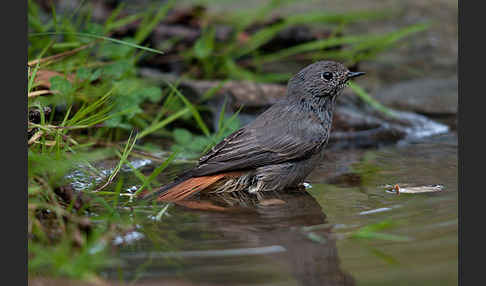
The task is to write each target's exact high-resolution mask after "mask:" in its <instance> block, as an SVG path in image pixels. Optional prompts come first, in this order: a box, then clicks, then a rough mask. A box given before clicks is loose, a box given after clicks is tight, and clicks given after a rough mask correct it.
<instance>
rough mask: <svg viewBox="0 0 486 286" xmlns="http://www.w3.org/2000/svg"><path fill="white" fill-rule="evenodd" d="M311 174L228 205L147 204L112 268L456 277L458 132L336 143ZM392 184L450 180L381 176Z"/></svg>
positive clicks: (444, 280) (229, 280) (260, 278)
mask: <svg viewBox="0 0 486 286" xmlns="http://www.w3.org/2000/svg"><path fill="white" fill-rule="evenodd" d="M308 182H309V183H310V184H311V186H312V188H310V189H308V193H306V192H302V191H294V192H288V193H282V194H277V195H269V196H268V198H269V199H278V200H281V201H277V202H279V203H278V204H273V205H259V206H257V207H255V208H252V209H248V210H239V211H234V212H228V213H220V212H203V211H194V210H189V209H186V208H183V207H179V206H170V207H169V208H168V210H167V212H166V213H165V214H164V215H163V216H161V217H160V220H157V219H156V218H155V216H154V210H153V207H150V206H147V207H142V206H140V207H138V208H136V211H135V212H134V218H133V219H134V220H135V221H136V222H137V229H136V230H135V231H134V232H133V233H132V234H127V235H128V236H125V237H124V238H120V248H121V249H120V252H119V258H120V261H121V263H120V264H119V266H117V267H114V268H112V269H107V270H106V271H105V272H104V274H105V276H106V277H107V278H109V279H113V280H118V279H122V280H124V281H132V282H135V283H137V284H138V283H140V284H141V285H143V284H150V285H152V284H153V283H155V284H159V283H160V284H161V285H163V284H164V283H168V284H166V285H457V283H458V272H457V269H458V213H457V210H458V204H457V197H458V195H457V192H458V190H457V185H458V183H457V136H456V135H455V134H453V133H452V134H445V135H441V136H436V137H429V138H425V139H422V140H421V141H418V142H408V143H402V144H398V145H395V146H390V147H384V148H380V149H367V150H352V149H351V150H329V152H328V155H327V158H326V160H325V161H323V162H322V164H321V166H320V167H319V168H318V169H317V170H315V171H314V172H313V173H312V174H311V176H310V177H309V178H308ZM394 184H399V185H402V186H406V185H410V186H427V185H437V184H438V185H441V186H443V190H442V191H440V192H430V193H420V194H405V193H401V194H399V195H397V194H396V193H392V192H388V191H386V188H384V187H383V186H384V185H394ZM282 201H283V202H285V203H283V204H282ZM162 207H163V206H160V208H159V209H162ZM130 235H131V236H130ZM127 242H128V243H127Z"/></svg>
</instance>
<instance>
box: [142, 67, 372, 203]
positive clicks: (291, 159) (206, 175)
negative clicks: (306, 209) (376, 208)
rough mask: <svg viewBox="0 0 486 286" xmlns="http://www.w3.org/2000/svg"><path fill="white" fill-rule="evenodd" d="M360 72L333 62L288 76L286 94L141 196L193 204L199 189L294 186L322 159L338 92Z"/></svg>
mask: <svg viewBox="0 0 486 286" xmlns="http://www.w3.org/2000/svg"><path fill="white" fill-rule="evenodd" d="M363 74H364V73H363V72H350V71H349V70H348V69H347V68H346V67H345V66H344V65H342V64H340V63H337V62H333V61H319V62H316V63H313V64H311V65H309V66H307V67H305V68H304V69H302V70H301V71H299V73H297V74H296V75H295V76H294V77H292V79H290V81H289V83H288V86H287V96H286V97H284V98H282V99H281V100H280V101H278V102H277V103H275V104H274V105H272V106H271V107H270V108H269V109H267V110H266V111H265V112H263V113H262V114H261V115H259V116H258V117H257V118H256V119H255V120H254V121H253V122H251V123H250V124H248V125H247V126H245V127H242V128H241V129H239V130H237V131H236V132H234V133H232V134H231V135H229V136H227V137H226V138H224V139H223V140H222V141H221V142H220V143H219V144H217V145H216V146H214V147H213V148H212V149H211V150H210V151H208V152H207V153H206V154H205V155H203V156H202V157H201V158H200V159H199V162H198V164H197V166H195V167H194V168H192V169H191V170H189V171H187V172H185V173H183V174H182V175H180V176H179V177H178V178H177V179H176V180H174V181H173V182H172V183H170V184H168V185H166V186H163V187H162V188H160V189H159V190H156V191H155V192H153V193H152V194H148V195H147V196H145V198H156V199H157V201H161V202H178V203H182V202H192V203H195V204H197V202H196V201H191V198H192V197H193V196H194V195H195V194H197V193H200V194H206V195H211V194H220V195H222V194H233V195H235V194H237V193H244V194H255V195H257V197H258V196H259V194H261V193H263V192H266V191H278V190H282V189H285V188H292V187H298V186H299V185H300V184H302V183H303V181H304V179H305V178H306V177H307V175H309V173H310V172H311V171H312V170H313V169H314V167H316V166H317V165H318V164H319V162H320V161H321V159H322V155H323V150H324V147H325V146H326V144H327V141H328V139H329V133H330V130H331V123H332V116H333V110H334V105H335V102H336V98H337V96H338V95H339V94H340V93H341V92H342V90H343V89H344V87H345V86H346V83H347V82H348V80H349V79H351V78H354V77H357V76H360V75H363ZM182 204H185V205H188V204H186V203H182ZM195 208H197V206H196V207H195Z"/></svg>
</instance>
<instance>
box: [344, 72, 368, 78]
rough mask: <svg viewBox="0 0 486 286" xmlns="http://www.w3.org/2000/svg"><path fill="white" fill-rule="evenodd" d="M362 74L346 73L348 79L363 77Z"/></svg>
mask: <svg viewBox="0 0 486 286" xmlns="http://www.w3.org/2000/svg"><path fill="white" fill-rule="evenodd" d="M364 74H365V73H364V72H349V73H348V79H352V78H355V77H358V76H361V75H364Z"/></svg>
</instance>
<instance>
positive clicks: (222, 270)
mask: <svg viewBox="0 0 486 286" xmlns="http://www.w3.org/2000/svg"><path fill="white" fill-rule="evenodd" d="M265 199H267V200H270V199H279V200H283V201H285V203H284V204H275V205H263V204H260V205H257V206H255V207H254V208H249V209H246V210H245V211H241V210H240V211H237V212H229V213H228V212H226V213H222V212H204V211H194V210H190V209H186V208H183V207H178V206H176V207H174V208H173V209H172V215H173V216H174V215H176V214H182V213H185V214H188V215H189V217H190V218H189V217H186V220H185V221H180V222H179V223H176V224H174V222H173V221H172V222H170V223H167V224H164V223H162V224H159V225H157V224H154V223H153V222H146V224H145V225H143V227H142V228H141V229H143V230H144V231H145V232H146V233H147V232H148V235H147V238H146V239H143V240H140V241H138V242H136V243H134V244H133V245H131V246H127V247H125V248H124V249H122V253H121V256H122V258H123V260H124V261H125V263H126V264H125V266H124V267H122V269H118V271H113V272H112V273H110V272H108V273H109V276H114V275H115V273H116V272H120V270H121V272H123V268H125V270H127V271H125V272H128V273H130V272H132V273H133V265H141V264H144V263H145V264H146V266H145V267H144V270H143V271H140V272H139V273H138V275H128V276H127V277H126V278H128V279H130V280H131V279H133V278H135V277H137V278H138V279H139V282H142V281H145V282H148V281H152V282H154V281H157V280H159V281H165V280H167V279H173V278H175V277H179V278H178V279H181V278H180V277H183V278H182V280H183V281H185V282H190V283H191V284H190V285H192V283H194V284H195V285H201V284H203V285H229V284H231V285H355V280H354V278H353V277H352V276H351V275H349V274H348V273H346V272H345V271H343V270H342V269H341V267H340V261H339V257H338V251H337V248H336V239H335V237H334V236H333V233H332V227H331V226H330V225H328V224H326V223H327V221H326V215H325V214H324V213H323V211H322V209H321V206H320V205H319V203H318V202H317V201H316V200H315V199H314V198H313V197H312V196H311V195H310V194H308V193H307V192H303V191H292V192H290V191H289V192H287V193H281V194H272V195H267V196H266V197H265ZM309 226H317V227H313V228H308V227H309ZM150 227H152V228H155V229H156V231H157V232H158V233H159V234H160V235H161V236H162V235H163V236H167V233H168V232H169V231H170V235H169V236H173V238H174V241H173V242H176V241H178V242H179V243H172V245H171V246H172V247H169V248H167V249H165V250H164V249H161V248H160V244H159V243H160V241H159V242H157V238H156V239H155V240H151V237H152V238H154V237H156V236H154V235H153V234H152V235H151V234H150ZM169 229H170V230H169ZM162 233H164V234H162ZM158 239H160V237H159V238H158ZM176 244H178V245H176ZM174 248H176V249H174ZM147 262H149V263H147ZM130 267H132V269H131V271H130ZM130 276H131V277H130Z"/></svg>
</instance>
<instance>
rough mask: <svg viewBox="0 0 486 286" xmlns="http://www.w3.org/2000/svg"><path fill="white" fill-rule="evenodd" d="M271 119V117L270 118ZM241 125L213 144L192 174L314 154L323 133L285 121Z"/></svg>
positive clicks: (264, 163)
mask: <svg viewBox="0 0 486 286" xmlns="http://www.w3.org/2000/svg"><path fill="white" fill-rule="evenodd" d="M272 118H273V117H272ZM260 122H264V123H263V124H260V125H261V126H259V125H257V126H255V125H250V126H249V127H244V128H241V129H239V130H237V131H236V132H234V133H232V134H231V135H229V136H227V137H226V138H225V139H223V141H221V142H220V143H219V144H217V145H216V146H214V147H213V148H212V149H211V150H210V151H209V152H208V153H207V154H205V155H204V156H202V157H201V158H200V159H199V163H198V165H197V166H196V167H195V168H194V169H192V170H191V172H190V173H191V175H193V176H205V175H211V174H215V173H220V172H229V171H237V170H244V169H251V168H256V167H260V166H264V165H270V164H278V163H283V162H287V161H292V160H300V159H303V158H306V157H309V156H310V155H312V154H313V153H315V150H316V148H319V147H320V145H321V143H322V136H310V134H309V130H304V129H301V130H299V129H296V128H295V127H291V126H293V125H291V124H289V121H288V119H287V120H278V118H277V120H271V121H264V120H263V121H260Z"/></svg>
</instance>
